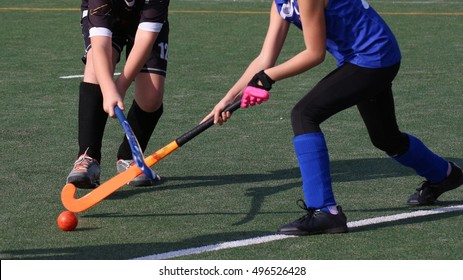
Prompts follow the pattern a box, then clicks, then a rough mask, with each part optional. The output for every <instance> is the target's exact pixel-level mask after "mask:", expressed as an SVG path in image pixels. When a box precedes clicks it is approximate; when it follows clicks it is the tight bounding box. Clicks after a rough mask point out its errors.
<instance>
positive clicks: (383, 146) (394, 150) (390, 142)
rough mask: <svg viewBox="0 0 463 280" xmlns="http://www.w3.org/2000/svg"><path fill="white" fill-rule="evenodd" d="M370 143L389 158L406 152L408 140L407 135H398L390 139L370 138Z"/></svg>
mask: <svg viewBox="0 0 463 280" xmlns="http://www.w3.org/2000/svg"><path fill="white" fill-rule="evenodd" d="M371 143H372V144H373V146H375V147H376V148H378V149H380V150H381V151H384V152H385V153H386V154H388V155H389V156H396V155H401V154H404V153H405V152H406V151H407V150H408V147H409V145H410V140H409V138H408V136H407V134H405V133H400V134H398V135H394V136H390V137H380V138H371Z"/></svg>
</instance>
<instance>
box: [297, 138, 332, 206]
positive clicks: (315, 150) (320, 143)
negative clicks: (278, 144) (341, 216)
mask: <svg viewBox="0 0 463 280" xmlns="http://www.w3.org/2000/svg"><path fill="white" fill-rule="evenodd" d="M293 144H294V149H295V151H296V156H297V160H298V162H299V168H300V170H301V175H302V189H303V192H304V199H305V203H306V204H307V207H308V208H315V209H322V208H326V207H327V206H332V205H336V201H335V199H334V194H333V190H332V185H331V175H330V163H329V156H328V148H327V146H326V142H325V137H324V136H323V133H321V132H316V133H308V134H302V135H298V136H295V137H294V139H293Z"/></svg>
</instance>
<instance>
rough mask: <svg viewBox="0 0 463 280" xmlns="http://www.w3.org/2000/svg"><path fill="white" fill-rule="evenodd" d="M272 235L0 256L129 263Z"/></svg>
mask: <svg viewBox="0 0 463 280" xmlns="http://www.w3.org/2000/svg"><path fill="white" fill-rule="evenodd" d="M270 234H273V232H265V231H249V232H248V231H244V232H224V233H215V234H209V235H201V236H196V237H194V238H189V239H185V240H183V241H178V242H173V243H163V242H159V243H157V242H152V243H131V242H130V240H128V239H126V240H127V242H128V243H127V244H110V245H100V246H78V247H67V248H46V249H25V250H9V251H2V252H0V256H1V257H2V259H10V260H15V259H29V260H92V259H99V260H126V259H133V258H137V257H142V256H148V255H153V254H155V253H164V252H170V251H177V250H182V249H185V248H193V247H201V246H208V245H212V244H218V243H223V242H228V241H235V240H237V239H247V238H252V237H256V236H267V235H270Z"/></svg>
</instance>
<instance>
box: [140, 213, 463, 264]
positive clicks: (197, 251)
mask: <svg viewBox="0 0 463 280" xmlns="http://www.w3.org/2000/svg"><path fill="white" fill-rule="evenodd" d="M454 211H463V205H457V206H449V207H444V208H438V209H433V210H419V211H414V212H410V213H402V214H396V215H390V216H382V217H376V218H371V219H365V220H359V221H353V222H349V223H347V226H348V227H349V228H351V229H352V228H357V227H362V226H367V225H374V224H381V223H387V222H393V221H399V220H404V219H409V218H415V217H423V216H429V215H435V214H442V213H448V212H454ZM294 237H295V236H290V235H280V234H273V235H267V236H260V237H254V238H248V239H242V240H236V241H229V242H223V243H218V244H213V245H207V246H202V247H195V248H188V249H183V250H178V251H171V252H165V253H161V254H154V255H150V256H145V257H139V258H136V259H135V260H163V259H171V258H176V257H182V256H188V255H197V254H201V253H205V252H212V251H218V250H222V249H230V248H237V247H244V246H250V245H255V244H262V243H267V242H272V241H276V240H282V239H287V238H294Z"/></svg>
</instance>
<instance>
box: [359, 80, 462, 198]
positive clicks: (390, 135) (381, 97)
mask: <svg viewBox="0 0 463 280" xmlns="http://www.w3.org/2000/svg"><path fill="white" fill-rule="evenodd" d="M382 76H383V77H387V75H386V74H383V75H382ZM357 107H358V109H359V111H360V114H361V116H362V118H363V120H364V122H365V125H366V127H367V129H368V133H369V135H370V139H371V141H372V143H373V145H374V146H375V147H377V148H378V149H380V150H382V151H384V152H386V154H388V155H389V156H390V157H391V158H393V159H394V160H396V161H397V162H399V163H400V164H402V165H404V166H407V167H410V168H412V169H413V170H415V172H416V173H417V174H418V175H420V176H423V177H424V178H426V180H427V181H426V182H425V183H424V184H423V186H422V187H421V188H420V189H418V191H417V192H416V193H415V194H413V195H412V196H410V198H409V199H408V204H411V205H429V204H432V203H434V201H435V200H436V199H437V198H438V197H439V196H440V195H441V194H442V193H444V192H446V191H448V190H451V189H454V188H456V187H458V186H459V185H461V184H463V175H462V174H461V170H460V169H459V168H458V167H457V166H455V165H454V164H451V163H449V162H448V161H446V160H445V159H443V158H442V157H440V156H438V155H436V154H434V153H433V152H432V151H430V150H429V149H428V148H427V147H426V146H425V145H424V144H423V143H422V142H421V141H420V140H419V139H417V138H416V137H414V136H412V135H408V134H405V133H402V132H400V130H399V128H398V125H397V122H396V116H395V109H394V99H393V96H392V90H391V85H390V86H389V87H387V88H386V89H385V90H384V91H383V92H381V93H379V94H377V95H376V96H375V97H373V98H370V99H368V100H365V101H363V102H361V103H359V104H358V106H357Z"/></svg>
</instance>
